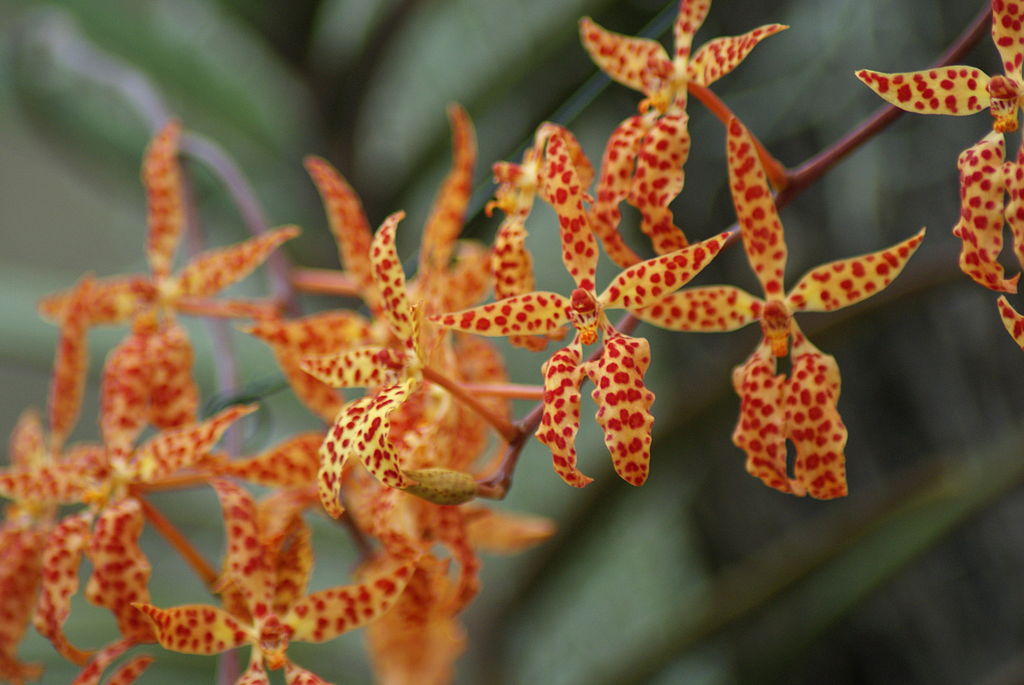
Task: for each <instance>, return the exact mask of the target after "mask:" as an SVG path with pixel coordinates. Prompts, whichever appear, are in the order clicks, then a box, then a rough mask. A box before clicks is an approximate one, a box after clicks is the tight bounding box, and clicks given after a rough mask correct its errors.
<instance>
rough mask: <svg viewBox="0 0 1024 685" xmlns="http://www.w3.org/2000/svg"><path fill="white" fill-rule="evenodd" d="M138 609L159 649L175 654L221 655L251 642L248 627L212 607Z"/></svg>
mask: <svg viewBox="0 0 1024 685" xmlns="http://www.w3.org/2000/svg"><path fill="white" fill-rule="evenodd" d="M135 608H136V609H138V610H139V611H141V612H142V613H144V614H145V615H146V616H148V617H149V618H150V620H151V621H152V622H153V628H154V631H155V632H156V639H157V641H158V642H159V643H160V645H161V646H162V647H164V648H165V649H170V650H171V651H174V652H183V653H185V654H220V653H221V652H226V651H228V650H229V649H234V648H235V647H241V646H242V645H244V644H246V643H247V642H249V641H250V640H251V637H250V629H249V627H248V626H246V625H244V624H242V623H241V622H239V621H238V619H236V618H235V617H234V616H232V615H231V614H229V613H228V612H226V611H224V610H223V609H218V608H217V607H214V606H210V605H209V604H186V605H184V606H178V607H173V608H171V609H159V608H157V607H155V606H153V605H152V604H136V605H135Z"/></svg>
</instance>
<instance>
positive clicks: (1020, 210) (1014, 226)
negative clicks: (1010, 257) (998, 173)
mask: <svg viewBox="0 0 1024 685" xmlns="http://www.w3.org/2000/svg"><path fill="white" fill-rule="evenodd" d="M1003 174H1004V176H1003V180H1004V181H1005V184H1006V192H1007V194H1009V196H1010V199H1009V201H1008V202H1007V203H1006V210H1005V216H1006V223H1008V224H1009V225H1010V233H1011V235H1012V236H1013V253H1014V255H1016V257H1017V263H1018V264H1019V265H1020V266H1021V267H1022V268H1024V150H1018V152H1017V161H1016V162H1015V163H1006V164H1004V165H1003ZM999 232H1000V234H1001V233H1002V227H1001V226H1000V229H999ZM1014 278H1017V276H1014ZM1015 290H1016V289H1015Z"/></svg>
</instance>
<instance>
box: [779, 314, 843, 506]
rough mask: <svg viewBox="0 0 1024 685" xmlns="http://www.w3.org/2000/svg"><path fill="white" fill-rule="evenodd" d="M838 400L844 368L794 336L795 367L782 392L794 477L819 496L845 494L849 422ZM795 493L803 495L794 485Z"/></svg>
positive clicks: (804, 340)
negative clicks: (841, 368)
mask: <svg viewBox="0 0 1024 685" xmlns="http://www.w3.org/2000/svg"><path fill="white" fill-rule="evenodd" d="M838 401H839V366H838V365H836V360H835V358H834V357H832V356H831V355H827V354H824V353H822V352H821V350H819V349H817V348H816V347H815V346H814V345H812V344H810V343H809V342H807V340H806V338H804V337H803V335H802V334H800V335H797V336H795V340H794V342H793V352H792V369H791V370H790V373H789V380H788V381H787V382H786V386H785V390H784V392H783V402H784V405H785V419H784V420H785V422H786V435H787V437H788V438H789V439H790V440H792V441H793V446H794V448H795V449H796V457H795V458H794V461H793V480H794V481H795V482H797V483H799V484H800V486H801V487H800V489H801V490H804V491H806V492H807V494H808V495H810V496H811V497H815V498H817V499H832V498H834V497H844V496H845V495H846V459H845V456H844V455H843V449H844V448H845V446H846V426H844V425H843V420H842V418H840V416H839V411H838V410H837V409H836V402H838ZM794 493H795V494H802V493H800V492H799V491H797V489H796V488H795V487H794Z"/></svg>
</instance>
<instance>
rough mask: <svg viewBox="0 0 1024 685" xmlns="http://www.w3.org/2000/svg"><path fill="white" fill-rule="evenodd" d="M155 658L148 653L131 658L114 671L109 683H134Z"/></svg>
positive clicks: (74, 684) (129, 684)
mask: <svg viewBox="0 0 1024 685" xmlns="http://www.w3.org/2000/svg"><path fill="white" fill-rule="evenodd" d="M154 659H155V657H151V656H149V655H146V654H143V655H142V656H137V657H134V658H133V659H130V660H129V661H127V662H126V663H125V664H123V665H122V666H121V667H120V668H118V669H117V670H116V671H114V675H112V676H110V679H109V680H108V681H107V685H132V683H134V682H135V681H136V680H138V679H139V676H141V675H142V674H143V673H145V671H146V669H147V668H149V666H150V664H152V663H153V661H154ZM72 685H77V683H72Z"/></svg>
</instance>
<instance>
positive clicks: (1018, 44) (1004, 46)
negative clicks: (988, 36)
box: [992, 0, 1024, 81]
mask: <svg viewBox="0 0 1024 685" xmlns="http://www.w3.org/2000/svg"><path fill="white" fill-rule="evenodd" d="M1022 19H1024V6H1022V5H1021V4H1020V3H1019V2H1012V1H1008V0H996V1H995V2H993V3H992V42H993V43H995V46H996V50H998V51H999V57H1000V59H1002V62H1003V72H1005V73H1006V75H1007V76H1009V77H1011V78H1016V79H1017V80H1018V81H1019V80H1020V77H1021V65H1022V64H1024V28H1022V23H1021V20H1022Z"/></svg>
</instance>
